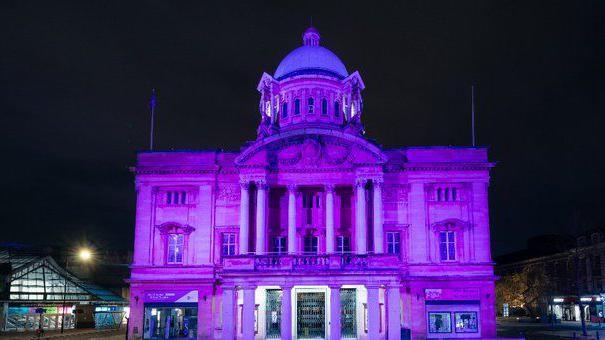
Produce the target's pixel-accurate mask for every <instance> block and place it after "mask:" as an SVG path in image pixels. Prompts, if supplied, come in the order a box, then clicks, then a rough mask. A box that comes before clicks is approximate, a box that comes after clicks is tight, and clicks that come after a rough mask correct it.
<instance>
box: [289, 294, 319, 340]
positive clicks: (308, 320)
mask: <svg viewBox="0 0 605 340" xmlns="http://www.w3.org/2000/svg"><path fill="white" fill-rule="evenodd" d="M296 306H297V307H296V335H297V337H298V338H299V339H322V338H325V337H326V295H325V293H323V292H309V293H297V294H296Z"/></svg>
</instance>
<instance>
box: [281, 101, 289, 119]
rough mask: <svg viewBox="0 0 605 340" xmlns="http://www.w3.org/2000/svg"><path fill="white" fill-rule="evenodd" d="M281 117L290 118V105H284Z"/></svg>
mask: <svg viewBox="0 0 605 340" xmlns="http://www.w3.org/2000/svg"><path fill="white" fill-rule="evenodd" d="M281 117H282V118H288V103H283V104H282V106H281Z"/></svg>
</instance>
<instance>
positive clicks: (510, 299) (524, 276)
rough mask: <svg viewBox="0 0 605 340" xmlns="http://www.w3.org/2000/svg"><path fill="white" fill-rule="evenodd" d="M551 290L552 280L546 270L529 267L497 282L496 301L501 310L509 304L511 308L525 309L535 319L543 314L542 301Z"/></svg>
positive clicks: (534, 266) (538, 267) (505, 276)
mask: <svg viewBox="0 0 605 340" xmlns="http://www.w3.org/2000/svg"><path fill="white" fill-rule="evenodd" d="M550 290H551V284H550V280H549V279H548V276H547V275H546V272H545V270H544V268H543V267H542V266H538V265H528V266H525V267H523V269H522V270H521V271H520V272H517V273H514V274H510V275H504V276H502V277H501V278H500V280H498V282H496V299H497V303H498V307H499V309H500V310H502V309H501V308H502V304H504V303H508V305H509V306H510V307H511V308H523V309H524V310H525V311H526V312H527V314H528V315H529V316H531V317H535V316H538V315H540V314H541V312H542V311H541V308H540V301H541V300H542V299H543V298H546V297H547V294H548V292H549V291H550Z"/></svg>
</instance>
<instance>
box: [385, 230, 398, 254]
mask: <svg viewBox="0 0 605 340" xmlns="http://www.w3.org/2000/svg"><path fill="white" fill-rule="evenodd" d="M387 253H388V254H400V253H401V236H400V234H399V232H394V231H393V232H392V231H389V232H387Z"/></svg>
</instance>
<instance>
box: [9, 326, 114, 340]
mask: <svg viewBox="0 0 605 340" xmlns="http://www.w3.org/2000/svg"><path fill="white" fill-rule="evenodd" d="M0 339H2V340H9V339H10V340H12V339H15V340H24V339H70V340H80V339H81V340H84V339H88V340H93V339H103V340H123V339H125V331H124V330H123V329H122V330H97V329H69V330H65V332H64V333H61V332H60V331H46V332H45V333H44V335H43V336H42V337H40V338H38V337H37V336H36V333H35V332H10V333H2V334H0Z"/></svg>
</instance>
